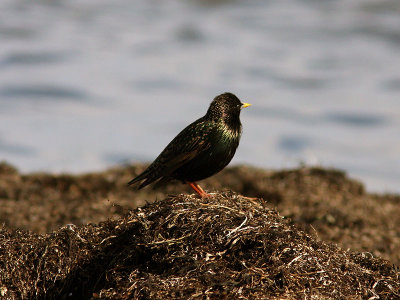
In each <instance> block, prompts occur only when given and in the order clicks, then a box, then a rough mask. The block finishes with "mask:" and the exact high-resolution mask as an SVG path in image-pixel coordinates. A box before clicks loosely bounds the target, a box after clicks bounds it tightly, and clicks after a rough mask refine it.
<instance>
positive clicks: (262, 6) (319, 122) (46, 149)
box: [0, 0, 400, 192]
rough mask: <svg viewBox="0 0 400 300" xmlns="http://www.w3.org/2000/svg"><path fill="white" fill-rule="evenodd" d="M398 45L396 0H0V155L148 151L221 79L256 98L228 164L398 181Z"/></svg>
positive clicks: (34, 165) (51, 163) (26, 165)
mask: <svg viewBox="0 0 400 300" xmlns="http://www.w3.org/2000/svg"><path fill="white" fill-rule="evenodd" d="M399 53H400V1H398V0H391V1H385V0H380V1H375V0H365V1H364V0H338V1H317V0H314V1H311V0H308V1H306V0H304V1H294V0H293V1H289V0H283V1H171V0H162V1H161V0H159V1H154V0H147V1H128V0H117V1H102V0H81V1H71V0H70V1H61V0H59V1H49V0H48V1H28V0H2V1H1V2H0V159H4V160H7V161H9V162H11V163H13V164H15V165H16V166H17V167H18V168H19V169H20V170H22V171H38V170H44V171H55V172H63V171H68V172H82V171H92V170H99V169H102V168H104V167H107V166H113V165H117V164H121V163H126V162H135V161H150V160H152V159H153V158H154V157H155V156H156V155H157V154H158V153H159V152H160V151H161V150H162V149H163V147H164V146H165V145H166V144H167V143H168V142H169V141H170V140H171V139H172V138H173V137H174V136H175V135H176V134H177V133H178V132H179V131H180V130H181V129H182V128H183V127H185V126H186V125H187V124H188V123H190V122H192V121H193V120H195V119H196V118H198V117H200V116H202V115H203V114H204V113H205V111H206V109H207V107H208V104H209V102H210V101H211V100H212V98H213V97H214V96H215V95H217V94H219V93H222V92H225V91H231V92H233V93H235V94H237V96H239V98H240V99H241V100H242V101H245V102H250V103H252V104H253V106H252V107H250V108H247V109H245V110H244V111H243V112H242V123H243V125H244V132H243V138H242V140H241V145H240V147H239V150H238V152H237V155H236V156H235V158H234V161H233V163H236V164H237V163H249V164H252V165H255V166H259V167H263V168H288V167H295V166H298V165H299V164H301V163H305V164H307V165H322V166H327V167H335V168H341V169H344V170H346V171H347V172H348V173H349V174H350V175H351V176H352V177H355V178H358V179H361V180H362V181H364V182H365V183H366V184H367V188H368V190H370V191H391V192H400V55H399Z"/></svg>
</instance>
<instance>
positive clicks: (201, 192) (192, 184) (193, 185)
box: [187, 182, 210, 198]
mask: <svg viewBox="0 0 400 300" xmlns="http://www.w3.org/2000/svg"><path fill="white" fill-rule="evenodd" d="M187 184H188V185H190V187H191V188H192V189H194V191H195V192H196V193H197V194H199V195H200V197H201V198H207V197H209V196H210V195H209V194H207V193H206V192H205V191H204V190H203V189H202V188H201V186H199V185H198V184H197V183H196V182H187Z"/></svg>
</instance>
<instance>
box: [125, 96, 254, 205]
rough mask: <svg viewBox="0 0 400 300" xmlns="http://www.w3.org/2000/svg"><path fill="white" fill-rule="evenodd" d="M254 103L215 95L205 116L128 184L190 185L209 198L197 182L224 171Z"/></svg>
mask: <svg viewBox="0 0 400 300" xmlns="http://www.w3.org/2000/svg"><path fill="white" fill-rule="evenodd" d="M250 105H251V104H249V103H242V102H241V101H240V100H239V98H238V97H236V96H235V95H234V94H232V93H228V92H227V93H223V94H221V95H218V96H216V97H215V98H214V99H213V100H212V102H211V103H210V106H209V108H208V110H207V112H206V114H205V115H204V116H203V117H201V118H199V119H198V120H196V121H194V122H193V123H191V124H190V125H188V126H187V127H186V128H184V129H183V130H182V131H181V132H180V133H179V134H178V135H177V136H176V137H175V138H174V139H173V140H172V141H171V142H170V143H169V144H168V145H167V146H166V147H165V149H164V150H163V151H162V152H161V153H160V155H158V157H157V158H156V159H155V160H154V161H153V162H152V163H151V164H150V165H149V166H148V167H147V169H145V170H144V171H143V172H142V173H141V174H139V175H138V176H137V177H135V178H133V179H132V180H131V181H129V183H128V184H129V185H135V184H139V186H138V189H141V188H143V187H145V186H147V185H149V184H151V183H154V182H156V185H161V184H164V183H166V182H168V181H170V180H174V179H176V180H179V181H181V182H182V183H187V184H188V185H189V186H190V187H191V188H192V189H193V190H194V191H195V192H196V193H197V194H198V195H199V196H200V197H201V198H206V197H209V196H210V195H209V194H208V193H206V192H205V191H204V190H203V189H202V188H201V187H200V185H198V184H197V183H196V181H199V180H202V179H205V178H208V177H210V176H212V175H214V174H216V173H218V172H219V171H221V170H222V169H224V168H225V167H226V166H227V165H228V164H229V163H230V161H231V160H232V158H233V156H234V155H235V152H236V149H237V147H238V146H239V141H240V138H241V135H242V124H241V122H240V118H239V117H240V112H241V110H242V108H245V107H248V106H250Z"/></svg>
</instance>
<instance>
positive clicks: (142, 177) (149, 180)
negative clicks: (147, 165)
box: [128, 169, 159, 190]
mask: <svg viewBox="0 0 400 300" xmlns="http://www.w3.org/2000/svg"><path fill="white" fill-rule="evenodd" d="M158 178H159V177H157V176H154V175H153V176H152V172H151V170H149V169H147V170H145V171H144V172H143V173H141V174H139V175H138V176H137V177H135V178H133V179H132V180H131V181H129V182H128V185H135V184H136V183H138V182H140V181H143V180H144V181H143V182H142V183H141V184H140V185H139V186H138V190H140V189H141V188H144V187H145V186H146V185H149V184H150V183H152V182H154V181H156V180H157V179H158Z"/></svg>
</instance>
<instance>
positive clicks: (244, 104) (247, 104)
mask: <svg viewBox="0 0 400 300" xmlns="http://www.w3.org/2000/svg"><path fill="white" fill-rule="evenodd" d="M250 105H251V104H250V103H242V108H246V107H249V106H250Z"/></svg>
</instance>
